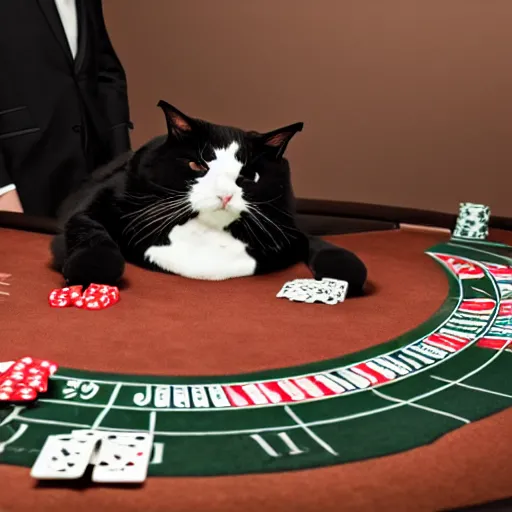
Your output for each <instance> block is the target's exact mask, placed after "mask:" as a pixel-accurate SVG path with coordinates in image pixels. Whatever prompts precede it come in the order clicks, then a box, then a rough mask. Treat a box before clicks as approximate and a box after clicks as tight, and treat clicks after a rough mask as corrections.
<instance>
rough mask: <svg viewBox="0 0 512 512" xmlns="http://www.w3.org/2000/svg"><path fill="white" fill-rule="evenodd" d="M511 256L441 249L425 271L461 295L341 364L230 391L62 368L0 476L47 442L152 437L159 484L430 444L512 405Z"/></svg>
mask: <svg viewBox="0 0 512 512" xmlns="http://www.w3.org/2000/svg"><path fill="white" fill-rule="evenodd" d="M510 254H511V248H510V247H507V246H504V245H501V244H495V243H486V242H482V241H472V242H469V241H464V240H458V241H455V240H453V241H451V242H449V243H446V244H440V245H438V246H435V247H433V248H432V249H430V250H429V251H427V255H425V258H428V257H432V258H434V259H435V260H436V261H437V262H438V263H439V265H440V269H443V270H444V272H445V273H446V276H447V278H448V281H449V285H450V286H449V293H448V296H447V298H446V300H445V302H444V303H443V305H442V306H441V308H440V309H439V310H438V311H437V312H436V313H435V314H434V315H433V316H432V317H431V318H430V319H429V320H428V321H427V322H425V323H424V324H422V325H420V326H418V327H417V328H415V329H413V330H412V331H410V332H408V333H406V334H404V335H402V336H400V337H398V338H396V339H394V340H391V341H389V342H387V343H384V344H381V345H378V346H374V347H372V348H371V349H368V350H365V351H362V352H359V353H355V354H350V355H347V356H343V357H340V358H337V359H331V360H325V361H319V362H312V363H310V364H307V365H304V366H300V367H290V368H282V369H278V370H269V371H265V372H259V373H251V374H244V375H222V376H218V377H211V376H210V377H202V376H197V377H187V378H183V377H179V378H178V377H152V376H130V375H118V374H104V373H92V372H86V371H79V370H74V369H69V368H60V369H59V371H58V372H57V373H56V374H55V375H54V376H53V377H52V379H51V383H50V387H49V391H48V393H46V394H45V395H43V396H42V397H41V398H40V399H39V400H38V401H37V402H36V403H35V404H34V405H33V406H31V407H22V406H16V407H14V406H8V407H5V408H3V409H0V462H2V463H6V464H15V465H21V466H30V465H32V464H33V463H34V461H35V459H36V457H37V454H38V453H39V451H40V449H41V447H42V445H43V443H44V441H45V439H46V437H47V436H48V435H50V434H64V433H69V432H70V431H71V430H74V429H91V428H92V429H98V430H103V431H111V430H122V431H137V430H144V431H151V432H153V434H154V439H155V442H154V446H153V453H152V458H151V464H150V469H149V474H150V475H151V476H178V475H218V474H236V473H240V474H243V473H251V472H270V471H283V470H291V469H300V468H307V467H317V466H325V465H332V464H340V463H345V462H350V461H356V460H361V459H366V458H371V457H377V456H382V455H386V454H391V453H396V452H399V451H403V450H408V449H411V448H414V447H417V446H420V445H423V444H426V443H430V442H432V441H434V440H435V439H437V438H439V437H440V436H442V435H443V434H446V433H447V432H450V431H451V430H454V429H456V428H460V427H463V426H464V425H466V424H468V423H470V422H473V421H475V420H478V419H480V418H483V417H485V416H488V415H490V414H493V413H495V412H497V411H500V410H503V409H505V408H506V407H508V406H510V405H511V404H512V379H510V378H509V376H510V374H511V370H512V352H511V351H510V347H512V345H510V346H509V344H511V343H512V259H511V258H510ZM450 257H451V258H452V259H450ZM339 307H342V306H339Z"/></svg>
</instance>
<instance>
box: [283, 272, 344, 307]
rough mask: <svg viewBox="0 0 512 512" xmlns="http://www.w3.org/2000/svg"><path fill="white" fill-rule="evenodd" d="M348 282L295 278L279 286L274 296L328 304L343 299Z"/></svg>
mask: <svg viewBox="0 0 512 512" xmlns="http://www.w3.org/2000/svg"><path fill="white" fill-rule="evenodd" d="M347 290H348V283H347V282H346V281H340V280H337V279H327V278H326V279H322V280H316V279H295V280H294V281H289V282H287V283H285V285H284V286H283V287H282V288H281V290H280V291H279V292H278V293H277V295H276V297H279V298H287V299H289V300H291V301H296V302H306V303H310V304H312V303H314V302H322V303H324V304H328V305H334V304H338V303H339V302H343V301H344V300H345V297H346V294H347Z"/></svg>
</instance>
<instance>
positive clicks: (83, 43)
mask: <svg viewBox="0 0 512 512" xmlns="http://www.w3.org/2000/svg"><path fill="white" fill-rule="evenodd" d="M76 16H77V19H78V49H77V52H76V57H75V71H76V72H77V73H78V72H79V71H80V68H81V67H82V64H83V62H84V58H85V54H86V51H87V39H88V37H87V12H86V2H85V1H84V0H76Z"/></svg>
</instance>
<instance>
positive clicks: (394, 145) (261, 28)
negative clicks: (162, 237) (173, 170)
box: [104, 0, 512, 217]
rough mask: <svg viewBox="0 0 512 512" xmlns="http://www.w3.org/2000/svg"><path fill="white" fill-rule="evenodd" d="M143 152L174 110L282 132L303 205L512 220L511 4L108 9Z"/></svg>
mask: <svg viewBox="0 0 512 512" xmlns="http://www.w3.org/2000/svg"><path fill="white" fill-rule="evenodd" d="M104 11H105V17H106V20H107V25H108V28H109V32H110V35H111V38H112V41H113V43H114V46H115V48H116V50H117V52H118V54H119V56H120V58H121V60H122V62H123V64H124V66H125V68H126V72H127V75H128V81H129V93H130V103H131V109H132V119H133V121H134V123H135V125H136V129H135V131H134V132H133V142H134V145H135V147H137V146H139V145H140V144H142V143H144V142H145V141H146V140H148V139H149V138H150V137H153V136H154V135H157V134H160V133H162V132H163V131H164V127H165V125H164V121H163V117H162V115H161V113H160V111H159V109H157V108H156V103H157V101H158V100H159V99H165V100H167V101H169V102H170V103H172V104H174V105H176V106H177V107H178V108H180V109H181V110H183V111H185V112H187V113H188V114H190V115H192V116H196V117H201V118H204V119H208V120H210V121H213V122H217V123H221V124H230V125H235V126H239V127H242V128H251V129H256V130H261V131H264V130H271V129H274V128H277V127H279V126H281V125H285V124H288V123H292V122H295V121H304V123H305V128H304V131H303V132H302V133H301V134H299V135H298V136H297V137H296V138H295V139H294V140H293V142H292V143H291V144H290V146H289V149H288V153H287V155H288V157H289V159H290V161H291V163H292V170H293V174H294V183H295V190H296V194H297V195H298V196H299V197H307V198H312V199H330V200H338V201H354V202H364V203H379V204H385V205H397V206H406V207H412V208H421V209H429V210H437V211H443V212H452V213H454V212H456V211H457V210H458V203H459V202H461V201H473V202H481V203H485V204H488V205H490V206H491V209H492V213H494V214H496V215H502V216H508V217H512V200H511V197H512V29H511V26H512V25H511V22H512V1H510V0H421V1H420V0H252V1H249V0H186V1H180V0H104Z"/></svg>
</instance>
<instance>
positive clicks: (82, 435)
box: [71, 429, 108, 465]
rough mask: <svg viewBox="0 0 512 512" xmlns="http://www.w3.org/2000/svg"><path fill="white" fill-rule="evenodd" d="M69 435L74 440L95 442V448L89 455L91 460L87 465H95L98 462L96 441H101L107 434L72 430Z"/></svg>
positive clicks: (98, 446) (98, 445) (98, 448)
mask: <svg viewBox="0 0 512 512" xmlns="http://www.w3.org/2000/svg"><path fill="white" fill-rule="evenodd" d="M71 435H72V436H73V437H74V438H76V439H86V440H94V441H95V442H96V446H95V448H94V451H93V452H92V455H91V460H90V461H89V464H92V465H96V464H97V462H98V455H99V452H100V444H99V443H98V441H101V440H102V439H103V438H104V437H105V436H107V435H108V432H104V431H100V430H87V429H80V430H72V431H71Z"/></svg>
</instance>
